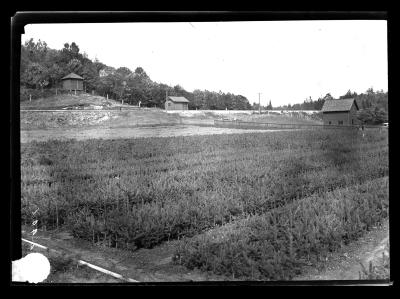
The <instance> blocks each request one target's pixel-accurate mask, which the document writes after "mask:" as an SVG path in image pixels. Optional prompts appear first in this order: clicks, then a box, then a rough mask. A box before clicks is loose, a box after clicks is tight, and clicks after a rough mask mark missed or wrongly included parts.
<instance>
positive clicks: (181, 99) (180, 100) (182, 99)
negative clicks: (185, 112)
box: [168, 97, 189, 103]
mask: <svg viewBox="0 0 400 299" xmlns="http://www.w3.org/2000/svg"><path fill="white" fill-rule="evenodd" d="M168 99H170V100H171V101H172V102H174V103H189V101H188V100H187V99H186V98H185V97H168Z"/></svg>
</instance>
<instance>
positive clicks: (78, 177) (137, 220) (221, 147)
mask: <svg viewBox="0 0 400 299" xmlns="http://www.w3.org/2000/svg"><path fill="white" fill-rule="evenodd" d="M357 133H358V132H349V133H348V134H344V133H343V132H339V131H313V132H311V131H309V132H279V133H273V134H271V133H268V134H243V135H239V134H234V135H225V136H193V137H171V138H145V139H125V140H124V139H120V140H85V141H76V140H69V141H57V140H51V141H47V142H32V143H29V144H22V145H21V196H22V198H21V202H22V206H21V214H22V221H23V222H27V223H29V222H31V221H32V219H33V218H32V212H33V211H35V210H36V209H37V208H39V211H38V213H37V214H36V215H35V217H38V218H37V219H38V220H39V223H38V225H39V226H46V228H48V229H51V228H57V227H60V226H64V225H66V226H68V227H70V228H71V230H72V231H73V233H74V235H75V236H76V237H80V238H84V239H87V240H90V241H93V242H103V243H105V244H109V245H110V246H116V247H129V248H136V247H147V248H150V247H152V246H154V245H157V244H160V243H161V242H163V241H166V240H172V239H178V238H182V237H183V236H193V235H195V234H197V233H200V232H202V231H204V230H207V229H210V228H213V227H215V226H220V225H224V224H226V223H228V222H231V221H233V220H235V219H238V218H241V217H245V216H246V215H247V214H263V213H265V212H268V211H269V210H271V209H275V208H277V207H279V206H284V205H286V204H288V203H291V202H293V201H296V200H298V199H301V198H305V197H307V196H310V195H312V194H323V193H325V192H327V191H331V190H334V189H336V188H341V187H346V186H351V185H354V184H359V183H363V182H365V181H368V180H371V179H375V178H379V177H383V176H387V175H388V155H387V153H388V146H387V136H386V135H383V134H382V135H380V134H377V135H376V134H372V133H371V134H370V133H367V134H366V136H365V138H362V137H361V136H360V135H358V134H357Z"/></svg>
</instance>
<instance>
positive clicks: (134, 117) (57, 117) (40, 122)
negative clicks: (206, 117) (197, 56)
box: [20, 109, 181, 130]
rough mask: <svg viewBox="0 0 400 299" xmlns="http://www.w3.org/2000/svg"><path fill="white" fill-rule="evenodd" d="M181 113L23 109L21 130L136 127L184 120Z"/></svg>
mask: <svg viewBox="0 0 400 299" xmlns="http://www.w3.org/2000/svg"><path fill="white" fill-rule="evenodd" d="M180 123H181V118H180V117H179V116H178V115H169V114H167V113H165V112H163V111H160V110H152V109H140V110H139V109H138V110H125V111H124V110H122V111H120V110H97V111H93V110H66V111H49V110H47V111H36V110H35V111H29V110H28V111H21V112H20V124H21V130H34V129H49V128H73V127H87V126H104V127H112V128H116V127H134V126H146V125H172V124H180Z"/></svg>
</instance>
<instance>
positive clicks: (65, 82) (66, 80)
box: [61, 73, 83, 91]
mask: <svg viewBox="0 0 400 299" xmlns="http://www.w3.org/2000/svg"><path fill="white" fill-rule="evenodd" d="M61 81H62V86H63V89H66V90H75V91H81V90H83V78H82V77H81V76H79V75H77V74H74V73H70V74H68V75H66V76H65V77H63V78H61Z"/></svg>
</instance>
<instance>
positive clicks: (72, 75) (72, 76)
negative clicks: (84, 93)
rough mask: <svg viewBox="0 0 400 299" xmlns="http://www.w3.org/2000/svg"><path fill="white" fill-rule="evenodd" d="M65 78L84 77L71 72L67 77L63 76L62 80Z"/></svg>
mask: <svg viewBox="0 0 400 299" xmlns="http://www.w3.org/2000/svg"><path fill="white" fill-rule="evenodd" d="M65 79H80V80H83V78H82V77H81V76H79V75H77V74H75V73H70V74H68V75H66V76H65V77H63V78H61V80H65Z"/></svg>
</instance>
